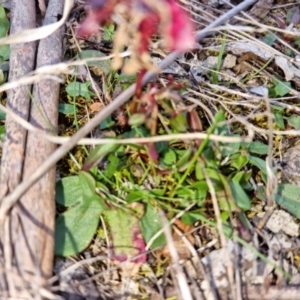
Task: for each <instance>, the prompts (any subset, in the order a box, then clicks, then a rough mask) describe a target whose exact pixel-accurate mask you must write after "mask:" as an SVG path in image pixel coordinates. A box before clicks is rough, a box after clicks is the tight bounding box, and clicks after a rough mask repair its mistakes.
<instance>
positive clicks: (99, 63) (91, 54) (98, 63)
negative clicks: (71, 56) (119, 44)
mask: <svg viewBox="0 0 300 300" xmlns="http://www.w3.org/2000/svg"><path fill="white" fill-rule="evenodd" d="M106 56H107V55H106V54H104V53H102V52H101V51H97V50H83V51H81V52H80V58H81V59H88V58H89V59H90V58H105V57H106ZM87 65H88V66H90V67H99V68H100V69H101V70H102V71H103V73H104V74H105V75H108V74H109V72H110V71H111V60H110V59H106V60H91V61H89V62H87Z"/></svg>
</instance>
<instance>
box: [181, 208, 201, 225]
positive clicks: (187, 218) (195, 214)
mask: <svg viewBox="0 0 300 300" xmlns="http://www.w3.org/2000/svg"><path fill="white" fill-rule="evenodd" d="M204 215H205V213H204V212H203V211H202V210H200V209H199V210H194V211H191V212H186V213H184V215H183V216H182V217H181V221H182V222H183V223H184V224H186V225H193V224H195V222H197V221H199V220H200V218H201V217H202V218H203V216H204Z"/></svg>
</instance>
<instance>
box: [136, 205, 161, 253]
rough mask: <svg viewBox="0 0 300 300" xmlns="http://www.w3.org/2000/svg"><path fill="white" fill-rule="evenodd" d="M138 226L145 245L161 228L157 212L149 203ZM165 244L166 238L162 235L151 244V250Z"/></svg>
mask: <svg viewBox="0 0 300 300" xmlns="http://www.w3.org/2000/svg"><path fill="white" fill-rule="evenodd" d="M140 225H141V230H142V235H143V237H144V240H145V242H146V244H148V242H149V241H150V240H151V239H152V237H153V236H154V235H155V234H156V233H157V232H158V231H160V230H161V229H162V228H163V225H162V222H161V218H160V216H159V212H158V211H157V210H156V209H155V208H154V207H153V206H152V205H151V204H150V203H148V204H147V205H146V211H145V214H144V216H143V217H142V219H141V221H140ZM165 243H166V237H165V235H164V234H163V233H162V234H160V235H159V236H158V237H157V238H156V239H155V241H154V242H153V243H152V245H151V249H154V248H156V247H159V246H163V245H165Z"/></svg>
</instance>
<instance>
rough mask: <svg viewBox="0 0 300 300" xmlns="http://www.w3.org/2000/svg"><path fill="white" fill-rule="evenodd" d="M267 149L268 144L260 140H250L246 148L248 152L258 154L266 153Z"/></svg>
mask: <svg viewBox="0 0 300 300" xmlns="http://www.w3.org/2000/svg"><path fill="white" fill-rule="evenodd" d="M268 149H269V146H268V145H266V144H263V143H261V142H251V143H250V144H249V148H248V150H249V152H251V153H255V154H260V155H264V154H268Z"/></svg>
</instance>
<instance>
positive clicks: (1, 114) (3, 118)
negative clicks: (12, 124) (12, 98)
mask: <svg viewBox="0 0 300 300" xmlns="http://www.w3.org/2000/svg"><path fill="white" fill-rule="evenodd" d="M5 118H6V113H5V112H4V111H1V110H0V120H5Z"/></svg>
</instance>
